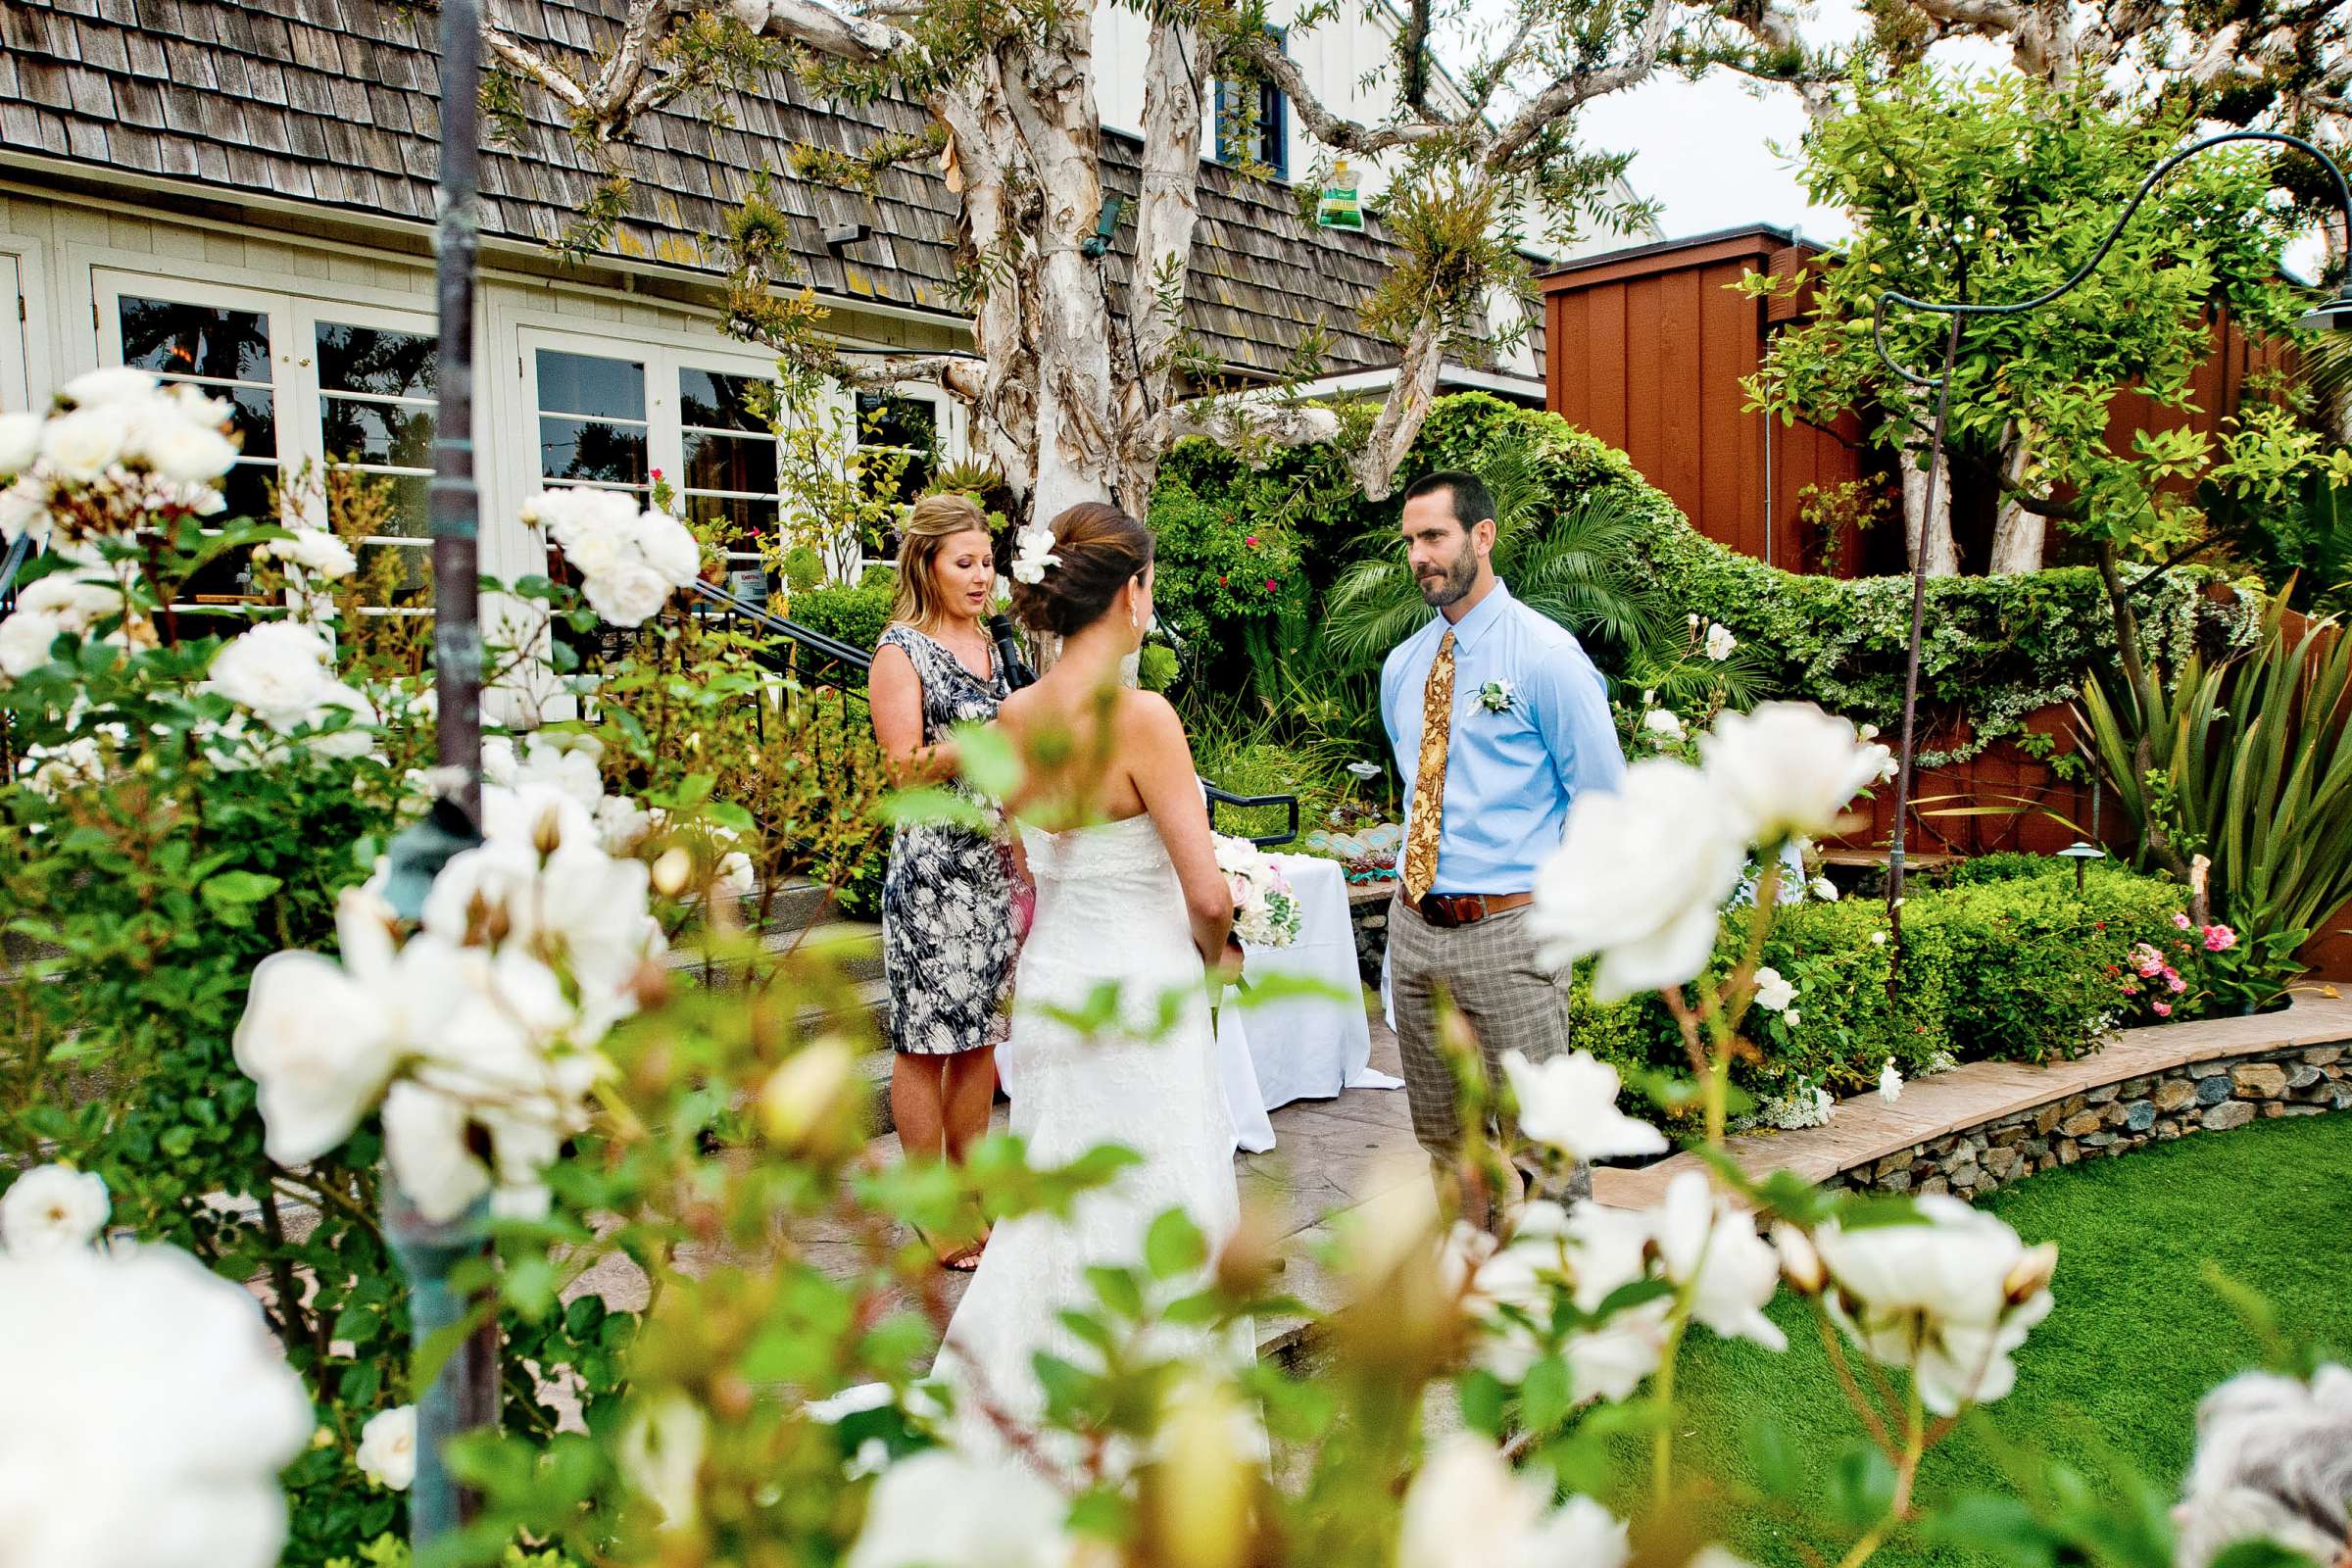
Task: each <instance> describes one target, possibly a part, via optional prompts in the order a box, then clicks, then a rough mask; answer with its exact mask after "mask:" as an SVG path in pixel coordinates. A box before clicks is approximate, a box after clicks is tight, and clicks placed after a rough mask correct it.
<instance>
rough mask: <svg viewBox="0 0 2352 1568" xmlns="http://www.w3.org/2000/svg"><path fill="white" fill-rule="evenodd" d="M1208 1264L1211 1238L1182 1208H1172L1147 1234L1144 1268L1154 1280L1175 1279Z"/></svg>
mask: <svg viewBox="0 0 2352 1568" xmlns="http://www.w3.org/2000/svg"><path fill="white" fill-rule="evenodd" d="M1207 1261H1208V1238H1207V1237H1205V1236H1203V1235H1201V1227H1200V1226H1198V1225H1196V1224H1194V1223H1193V1221H1192V1219H1191V1217H1190V1216H1189V1215H1187V1214H1186V1213H1185V1212H1184V1210H1183V1209H1181V1208H1171V1209H1169V1210H1168V1211H1167V1212H1166V1213H1164V1214H1162V1215H1160V1216H1159V1217H1158V1218H1157V1219H1155V1220H1153V1221H1152V1228H1151V1229H1150V1230H1148V1231H1146V1232H1145V1233H1144V1266H1145V1267H1147V1268H1149V1269H1150V1270H1151V1271H1152V1278H1153V1279H1159V1280H1171V1279H1175V1278H1176V1277H1177V1276H1178V1275H1182V1274H1190V1273H1192V1272H1193V1271H1194V1270H1195V1269H1198V1268H1200V1267H1201V1265H1202V1264H1203V1263H1206V1262H1207Z"/></svg>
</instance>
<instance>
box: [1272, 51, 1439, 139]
mask: <svg viewBox="0 0 2352 1568" xmlns="http://www.w3.org/2000/svg"><path fill="white" fill-rule="evenodd" d="M1233 47H1234V50H1235V52H1236V53H1238V54H1240V55H1241V56H1242V57H1243V58H1245V59H1247V60H1248V61H1250V64H1252V65H1254V66H1255V67H1257V69H1258V70H1260V71H1262V72H1264V73H1266V74H1267V75H1268V76H1270V77H1272V78H1273V81H1274V85H1276V86H1277V87H1280V88H1281V89H1282V93H1283V96H1284V97H1286V98H1288V99H1289V100H1290V101H1291V107H1292V108H1293V109H1296V110H1297V111H1298V112H1299V121H1300V123H1303V124H1304V125H1305V126H1306V129H1307V133H1308V134H1309V135H1311V136H1313V137H1314V138H1315V140H1317V141H1319V142H1321V143H1322V144H1323V145H1324V146H1326V147H1329V148H1331V149H1333V150H1334V151H1335V152H1343V153H1358V154H1363V155H1367V156H1368V155H1370V154H1372V153H1377V152H1386V151H1387V150H1388V149H1389V148H1391V147H1410V146H1413V145H1415V144H1416V143H1419V142H1425V141H1430V140H1433V139H1434V138H1436V137H1439V136H1443V135H1445V134H1446V132H1447V131H1448V130H1450V129H1451V128H1452V127H1451V126H1449V125H1446V124H1443V123H1439V122H1437V121H1433V120H1421V121H1415V122H1412V123H1405V124H1395V125H1379V126H1372V125H1366V124H1363V123H1360V122H1358V121H1353V120H1343V119H1341V118H1340V117H1339V116H1337V115H1335V114H1333V113H1332V112H1331V111H1330V110H1329V109H1327V108H1325V107H1324V104H1323V100H1322V99H1320V98H1318V97H1316V96H1315V90H1314V88H1312V87H1310V86H1308V85H1307V82H1306V77H1305V76H1303V75H1301V74H1300V73H1299V66H1298V63H1297V62H1295V61H1293V60H1292V59H1291V58H1290V57H1289V56H1288V55H1286V54H1284V53H1283V52H1282V51H1281V50H1280V49H1277V48H1276V47H1274V40H1273V39H1272V38H1269V37H1267V36H1265V35H1264V34H1262V33H1256V34H1252V35H1250V36H1249V37H1246V38H1243V39H1240V40H1238V41H1237V42H1236V43H1235V44H1234V46H1233Z"/></svg>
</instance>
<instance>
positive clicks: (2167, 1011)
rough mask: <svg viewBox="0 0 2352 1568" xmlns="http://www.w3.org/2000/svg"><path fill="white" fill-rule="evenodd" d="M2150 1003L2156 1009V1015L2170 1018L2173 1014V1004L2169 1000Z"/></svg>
mask: <svg viewBox="0 0 2352 1568" xmlns="http://www.w3.org/2000/svg"><path fill="white" fill-rule="evenodd" d="M2149 1005H2150V1006H2152V1007H2154V1008H2155V1009H2156V1016H2157V1017H2159V1018H2170V1017H2171V1016H2172V1015H2173V1005H2172V1004H2171V1003H2169V1002H2156V1003H2151V1004H2149Z"/></svg>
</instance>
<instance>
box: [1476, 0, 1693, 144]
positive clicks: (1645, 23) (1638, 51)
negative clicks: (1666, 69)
mask: <svg viewBox="0 0 2352 1568" xmlns="http://www.w3.org/2000/svg"><path fill="white" fill-rule="evenodd" d="M1673 19H1674V8H1673V7H1671V6H1669V5H1665V4H1663V3H1660V4H1655V5H1652V6H1651V7H1650V11H1649V15H1648V16H1646V17H1644V18H1643V19H1642V33H1641V36H1640V38H1639V40H1638V41H1637V42H1636V43H1635V45H1634V52H1633V53H1632V54H1631V55H1630V56H1628V57H1627V58H1626V59H1624V60H1621V61H1619V62H1618V63H1617V64H1615V65H1613V66H1605V67H1603V68H1601V69H1600V70H1598V71H1582V70H1580V71H1572V72H1570V73H1567V74H1566V75H1564V76H1562V77H1560V78H1559V79H1558V80H1556V81H1554V82H1553V83H1552V84H1551V85H1550V86H1548V87H1546V88H1544V90H1543V91H1542V92H1540V93H1538V94H1537V95H1536V96H1535V98H1534V99H1533V100H1531V101H1530V102H1529V104H1528V106H1527V107H1526V108H1525V109H1522V110H1520V111H1519V113H1518V114H1517V115H1516V116H1515V117H1514V118H1513V119H1512V121H1511V123H1509V124H1507V125H1505V126H1504V127H1503V128H1502V130H1501V132H1500V133H1499V134H1498V135H1496V136H1495V140H1494V141H1493V142H1491V143H1490V144H1489V145H1488V147H1487V151H1486V156H1485V157H1484V158H1483V159H1482V160H1481V162H1482V163H1484V164H1485V165H1486V167H1487V168H1488V169H1490V170H1495V169H1500V168H1502V167H1503V166H1504V165H1506V164H1508V163H1509V162H1510V161H1511V160H1512V159H1513V158H1515V157H1517V156H1518V154H1519V152H1520V150H1521V149H1523V148H1524V147H1526V146H1527V144H1528V143H1529V142H1531V141H1534V140H1535V139H1536V138H1537V137H1538V136H1540V135H1542V134H1543V133H1544V131H1545V130H1547V129H1549V128H1550V127H1551V126H1552V125H1554V124H1556V123H1559V122H1560V121H1561V120H1564V119H1566V118H1567V117H1568V116H1569V115H1571V114H1573V113H1575V112H1576V110H1577V109H1578V107H1579V106H1581V105H1583V104H1587V103H1590V102H1592V101H1593V99H1595V98H1602V97H1606V96H1607V95H1608V94H1610V93H1613V92H1618V91H1622V90H1623V89H1625V88H1627V87H1630V86H1632V85H1633V84H1634V83H1636V82H1638V81H1640V80H1642V78H1643V77H1645V76H1647V75H1648V74H1649V73H1651V72H1653V71H1655V70H1656V69H1657V65H1658V54H1659V51H1661V50H1662V49H1664V48H1665V46H1666V34H1667V30H1668V27H1669V25H1671V24H1672V22H1673Z"/></svg>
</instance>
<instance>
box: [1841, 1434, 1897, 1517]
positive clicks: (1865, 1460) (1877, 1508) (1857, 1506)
mask: <svg viewBox="0 0 2352 1568" xmlns="http://www.w3.org/2000/svg"><path fill="white" fill-rule="evenodd" d="M1825 1500H1826V1501H1827V1502H1828V1504H1829V1511H1830V1517H1831V1518H1832V1519H1834V1520H1835V1521H1836V1522H1837V1523H1838V1524H1840V1525H1842V1526H1844V1527H1845V1528H1846V1529H1849V1530H1866V1529H1868V1528H1869V1527H1870V1526H1872V1525H1874V1524H1876V1523H1878V1522H1879V1521H1880V1520H1881V1519H1884V1518H1886V1517H1887V1509H1889V1508H1891V1507H1892V1506H1893V1505H1894V1466H1893V1464H1892V1463H1891V1462H1889V1461H1888V1459H1887V1455H1885V1454H1884V1453H1881V1452H1880V1451H1879V1450H1878V1449H1877V1448H1875V1447H1873V1446H1871V1445H1870V1444H1868V1443H1865V1442H1863V1441H1861V1440H1860V1439H1856V1440H1854V1441H1853V1442H1852V1443H1849V1444H1848V1445H1846V1446H1844V1447H1843V1448H1840V1449H1839V1450H1838V1455H1837V1457H1836V1458H1834V1459H1832V1460H1831V1461H1830V1476H1829V1488H1828V1492H1827V1495H1826V1497H1825Z"/></svg>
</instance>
